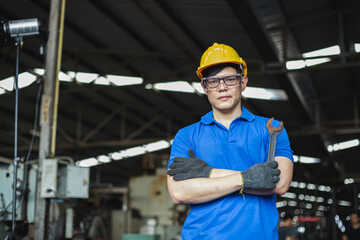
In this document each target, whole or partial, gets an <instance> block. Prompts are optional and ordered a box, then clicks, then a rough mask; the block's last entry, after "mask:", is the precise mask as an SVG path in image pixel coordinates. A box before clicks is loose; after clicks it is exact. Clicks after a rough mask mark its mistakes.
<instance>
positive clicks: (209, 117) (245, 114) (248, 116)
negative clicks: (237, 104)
mask: <svg viewBox="0 0 360 240" xmlns="http://www.w3.org/2000/svg"><path fill="white" fill-rule="evenodd" d="M241 110H242V114H241V116H240V117H239V118H240V119H241V118H242V119H244V120H246V121H248V122H251V121H253V120H254V119H255V115H254V114H252V113H251V112H249V110H247V109H246V108H244V107H241ZM201 122H202V123H203V124H207V125H209V124H211V123H213V122H215V120H214V117H213V111H210V112H208V113H207V114H205V115H204V116H202V117H201Z"/></svg>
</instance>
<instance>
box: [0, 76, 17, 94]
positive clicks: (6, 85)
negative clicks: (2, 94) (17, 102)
mask: <svg viewBox="0 0 360 240" xmlns="http://www.w3.org/2000/svg"><path fill="white" fill-rule="evenodd" d="M14 80H15V78H14V77H8V78H5V79H3V80H1V81H0V88H2V89H5V90H7V91H12V90H13V89H14Z"/></svg>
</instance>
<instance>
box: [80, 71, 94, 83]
mask: <svg viewBox="0 0 360 240" xmlns="http://www.w3.org/2000/svg"><path fill="white" fill-rule="evenodd" d="M98 77H99V74H97V73H85V72H77V73H76V78H75V79H76V81H77V82H81V83H91V82H93V81H94V80H96V79H97V78H98Z"/></svg>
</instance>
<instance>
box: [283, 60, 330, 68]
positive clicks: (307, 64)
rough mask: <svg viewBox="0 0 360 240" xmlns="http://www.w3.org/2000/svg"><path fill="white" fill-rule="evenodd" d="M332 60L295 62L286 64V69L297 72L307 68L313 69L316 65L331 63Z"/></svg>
mask: <svg viewBox="0 0 360 240" xmlns="http://www.w3.org/2000/svg"><path fill="white" fill-rule="evenodd" d="M330 61H331V59H330V58H315V59H306V60H293V61H287V62H286V69H287V70H296V69H302V68H305V67H311V66H314V65H318V64H322V63H326V62H330Z"/></svg>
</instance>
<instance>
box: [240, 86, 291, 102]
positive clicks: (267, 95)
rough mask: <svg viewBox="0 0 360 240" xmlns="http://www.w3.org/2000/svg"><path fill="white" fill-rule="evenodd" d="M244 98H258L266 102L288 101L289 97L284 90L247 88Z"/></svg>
mask: <svg viewBox="0 0 360 240" xmlns="http://www.w3.org/2000/svg"><path fill="white" fill-rule="evenodd" d="M243 96H244V97H246V98H256V99H264V100H284V101H286V100H287V99H288V96H287V95H286V93H285V91H284V90H281V89H269V88H257V87H247V88H246V89H245V91H244V92H243Z"/></svg>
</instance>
